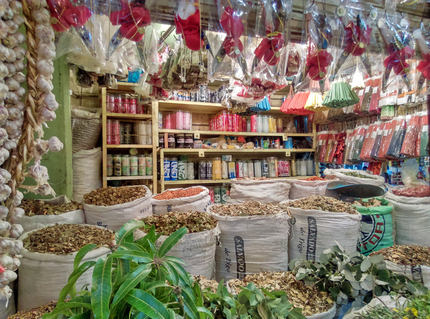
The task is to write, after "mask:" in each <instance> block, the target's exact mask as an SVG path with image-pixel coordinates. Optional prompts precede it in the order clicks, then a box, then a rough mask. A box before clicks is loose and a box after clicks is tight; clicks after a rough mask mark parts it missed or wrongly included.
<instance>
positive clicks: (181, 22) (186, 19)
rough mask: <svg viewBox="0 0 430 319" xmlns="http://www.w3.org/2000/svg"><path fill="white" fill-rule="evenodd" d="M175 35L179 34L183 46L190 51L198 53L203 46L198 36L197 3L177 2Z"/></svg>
mask: <svg viewBox="0 0 430 319" xmlns="http://www.w3.org/2000/svg"><path fill="white" fill-rule="evenodd" d="M175 25H176V34H181V35H182V38H183V39H184V41H185V45H186V46H187V48H188V49H190V50H192V51H198V50H200V48H201V47H202V45H203V40H202V39H201V36H200V10H199V2H198V1H197V2H196V1H193V0H191V1H190V0H181V1H179V4H178V8H177V11H176V14H175Z"/></svg>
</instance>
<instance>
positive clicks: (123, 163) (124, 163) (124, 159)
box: [121, 155, 130, 166]
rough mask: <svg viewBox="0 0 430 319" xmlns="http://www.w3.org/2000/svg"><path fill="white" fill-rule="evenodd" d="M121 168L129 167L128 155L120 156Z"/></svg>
mask: <svg viewBox="0 0 430 319" xmlns="http://www.w3.org/2000/svg"><path fill="white" fill-rule="evenodd" d="M121 166H130V155H123V156H121Z"/></svg>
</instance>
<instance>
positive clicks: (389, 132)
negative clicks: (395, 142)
mask: <svg viewBox="0 0 430 319" xmlns="http://www.w3.org/2000/svg"><path fill="white" fill-rule="evenodd" d="M396 124H397V118H394V119H392V120H391V121H389V122H387V123H386V124H385V127H384V135H383V136H382V141H381V147H380V148H379V152H378V160H380V161H386V160H387V159H386V158H385V154H387V151H388V147H389V146H390V142H391V138H392V136H393V134H394V129H395V128H396Z"/></svg>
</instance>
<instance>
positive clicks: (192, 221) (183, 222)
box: [141, 212, 217, 236]
mask: <svg viewBox="0 0 430 319" xmlns="http://www.w3.org/2000/svg"><path fill="white" fill-rule="evenodd" d="M142 221H143V222H144V223H145V227H149V228H151V227H152V225H155V231H156V232H157V233H162V234H163V235H165V236H169V235H170V234H173V233H174V232H175V231H177V230H178V229H179V228H182V227H187V229H188V233H199V232H202V231H205V230H211V229H214V228H215V227H216V225H217V221H216V220H215V219H213V218H212V217H210V216H209V215H208V214H206V213H200V212H194V213H193V212H189V213H177V212H175V213H174V212H170V213H167V214H165V215H159V216H149V217H146V218H144V219H142ZM141 230H143V231H147V228H144V227H142V228H141Z"/></svg>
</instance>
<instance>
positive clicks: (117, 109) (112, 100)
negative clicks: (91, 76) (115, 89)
mask: <svg viewBox="0 0 430 319" xmlns="http://www.w3.org/2000/svg"><path fill="white" fill-rule="evenodd" d="M106 111H107V112H108V113H124V114H143V107H138V105H137V96H136V95H134V94H123V95H119V94H107V95H106Z"/></svg>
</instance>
